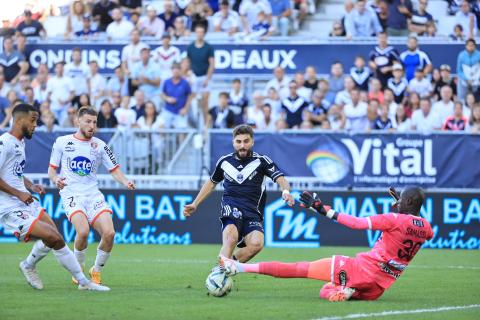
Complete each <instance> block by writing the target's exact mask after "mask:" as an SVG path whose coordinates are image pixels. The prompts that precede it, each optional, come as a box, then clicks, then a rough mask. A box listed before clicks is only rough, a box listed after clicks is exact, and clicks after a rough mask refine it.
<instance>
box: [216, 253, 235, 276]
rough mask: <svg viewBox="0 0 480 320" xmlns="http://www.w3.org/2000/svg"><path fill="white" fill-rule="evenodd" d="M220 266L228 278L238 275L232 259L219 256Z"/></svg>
mask: <svg viewBox="0 0 480 320" xmlns="http://www.w3.org/2000/svg"><path fill="white" fill-rule="evenodd" d="M218 264H219V265H220V268H222V269H223V270H224V271H225V273H226V274H227V276H234V275H236V274H237V273H238V269H237V265H236V263H235V261H234V260H232V259H228V258H227V257H224V256H222V255H219V256H218Z"/></svg>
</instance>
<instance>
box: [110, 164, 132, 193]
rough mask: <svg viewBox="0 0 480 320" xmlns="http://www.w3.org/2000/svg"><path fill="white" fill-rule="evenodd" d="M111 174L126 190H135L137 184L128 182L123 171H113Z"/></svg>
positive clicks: (118, 169)
mask: <svg viewBox="0 0 480 320" xmlns="http://www.w3.org/2000/svg"><path fill="white" fill-rule="evenodd" d="M110 174H111V175H112V177H113V179H115V180H116V181H117V182H118V183H120V184H122V185H124V186H125V188H127V189H129V190H135V183H134V182H133V181H130V180H128V179H127V177H126V176H125V174H124V173H123V172H122V170H120V168H117V169H116V170H113V171H111V172H110Z"/></svg>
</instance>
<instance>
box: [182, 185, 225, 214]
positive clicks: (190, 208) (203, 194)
mask: <svg viewBox="0 0 480 320" xmlns="http://www.w3.org/2000/svg"><path fill="white" fill-rule="evenodd" d="M216 186H217V184H216V183H213V181H212V180H210V179H209V180H207V182H205V183H204V185H203V186H202V189H200V192H199V193H198V194H197V197H196V198H195V200H193V202H192V203H190V204H187V205H185V207H183V215H184V216H185V217H190V216H191V215H192V214H194V213H195V211H196V210H197V208H198V206H199V205H200V204H201V203H202V202H203V200H205V199H206V198H207V197H208V196H209V195H210V193H212V191H213V190H214V189H215V187H216Z"/></svg>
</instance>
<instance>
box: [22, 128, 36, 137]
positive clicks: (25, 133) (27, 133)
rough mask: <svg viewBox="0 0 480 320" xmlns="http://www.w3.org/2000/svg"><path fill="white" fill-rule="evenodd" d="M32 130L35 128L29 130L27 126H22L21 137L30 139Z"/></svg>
mask: <svg viewBox="0 0 480 320" xmlns="http://www.w3.org/2000/svg"><path fill="white" fill-rule="evenodd" d="M34 132H35V128H33V129H32V130H31V131H30V130H29V129H28V128H23V137H24V138H27V139H28V140H30V139H32V137H33V133H34Z"/></svg>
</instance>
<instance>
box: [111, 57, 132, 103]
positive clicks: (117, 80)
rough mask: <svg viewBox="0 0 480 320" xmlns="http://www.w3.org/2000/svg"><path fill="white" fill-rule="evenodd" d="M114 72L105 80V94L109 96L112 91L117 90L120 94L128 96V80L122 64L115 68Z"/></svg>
mask: <svg viewBox="0 0 480 320" xmlns="http://www.w3.org/2000/svg"><path fill="white" fill-rule="evenodd" d="M114 71H115V74H114V75H113V76H112V77H110V79H108V81H107V96H109V97H111V96H112V95H113V92H119V93H120V94H121V95H122V96H128V95H129V92H128V80H127V78H126V77H125V73H124V72H123V69H122V66H121V65H120V66H118V67H116V68H115V70H114Z"/></svg>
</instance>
